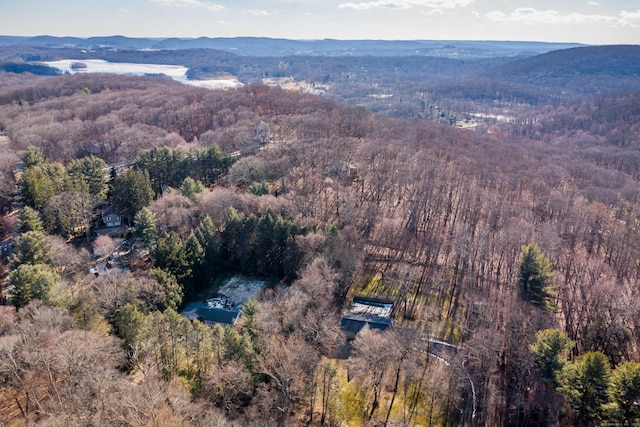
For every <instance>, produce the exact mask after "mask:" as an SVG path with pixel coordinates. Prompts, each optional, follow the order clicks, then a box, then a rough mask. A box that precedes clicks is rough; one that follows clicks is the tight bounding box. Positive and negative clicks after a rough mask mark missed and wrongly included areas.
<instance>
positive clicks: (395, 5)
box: [338, 0, 475, 10]
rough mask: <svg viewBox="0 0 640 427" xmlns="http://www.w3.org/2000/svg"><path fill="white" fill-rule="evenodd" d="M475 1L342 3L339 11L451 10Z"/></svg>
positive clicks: (425, 0) (438, 0)
mask: <svg viewBox="0 0 640 427" xmlns="http://www.w3.org/2000/svg"><path fill="white" fill-rule="evenodd" d="M474 1H475V0H377V1H369V2H362V3H342V4H340V5H338V8H340V9H355V10H370V9H379V8H391V9H409V8H412V7H429V8H432V9H453V8H456V7H467V6H470V5H471V4H472V3H473V2H474Z"/></svg>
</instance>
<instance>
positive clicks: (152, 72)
mask: <svg viewBox="0 0 640 427" xmlns="http://www.w3.org/2000/svg"><path fill="white" fill-rule="evenodd" d="M43 64H44V65H47V66H49V67H53V68H57V69H58V70H60V71H62V72H63V73H69V74H76V73H108V74H122V75H128V76H157V75H165V76H167V77H171V78H172V79H173V80H175V81H178V82H180V83H184V84H188V85H191V86H198V87H204V88H208V89H226V88H233V87H238V86H242V83H240V82H239V81H238V80H237V79H236V78H235V77H232V76H230V77H228V78H220V79H209V80H189V79H188V78H187V71H188V70H189V69H188V68H187V67H185V66H182V65H167V64H135V63H130V62H109V61H105V60H102V59H86V60H77V59H63V60H60V61H48V62H43Z"/></svg>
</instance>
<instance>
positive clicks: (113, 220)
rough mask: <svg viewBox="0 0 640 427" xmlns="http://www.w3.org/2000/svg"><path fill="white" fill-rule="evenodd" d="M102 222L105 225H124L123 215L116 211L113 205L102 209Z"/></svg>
mask: <svg viewBox="0 0 640 427" xmlns="http://www.w3.org/2000/svg"><path fill="white" fill-rule="evenodd" d="M102 222H103V223H104V226H105V227H120V226H121V225H122V217H121V216H120V215H118V214H117V213H116V212H115V211H114V209H113V206H107V207H106V208H105V209H104V210H103V211H102Z"/></svg>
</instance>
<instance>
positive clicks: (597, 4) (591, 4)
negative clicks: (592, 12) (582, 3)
mask: <svg viewBox="0 0 640 427" xmlns="http://www.w3.org/2000/svg"><path fill="white" fill-rule="evenodd" d="M587 4H588V5H589V6H600V3H598V2H597V1H588V2H587Z"/></svg>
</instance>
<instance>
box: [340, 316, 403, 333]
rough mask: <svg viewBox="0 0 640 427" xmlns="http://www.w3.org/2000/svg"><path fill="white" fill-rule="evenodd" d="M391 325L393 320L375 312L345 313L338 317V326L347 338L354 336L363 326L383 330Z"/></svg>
mask: <svg viewBox="0 0 640 427" xmlns="http://www.w3.org/2000/svg"><path fill="white" fill-rule="evenodd" d="M392 325H393V320H391V319H388V318H386V317H382V316H378V315H375V314H365V313H347V314H345V315H344V316H342V319H340V328H341V329H342V330H343V331H344V333H345V335H346V336H347V338H355V336H356V335H357V334H358V332H360V331H361V330H362V328H364V327H365V326H369V328H371V329H378V330H381V331H384V330H386V329H388V328H390V327H391V326H392Z"/></svg>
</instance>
